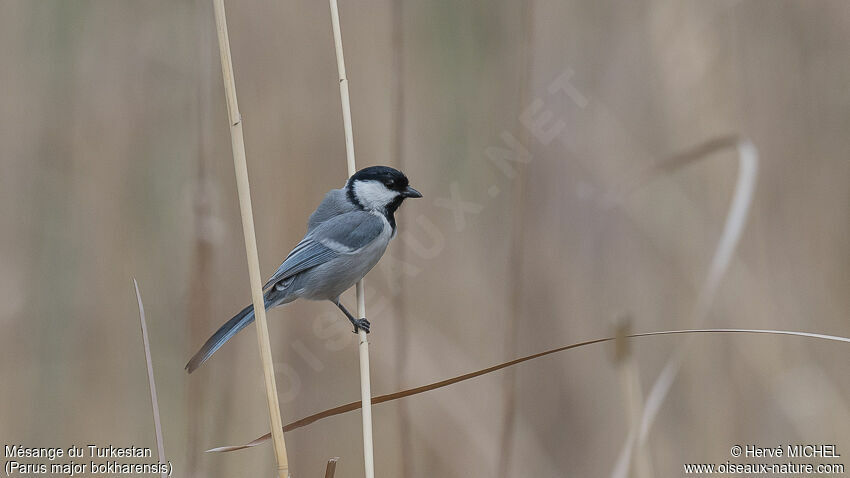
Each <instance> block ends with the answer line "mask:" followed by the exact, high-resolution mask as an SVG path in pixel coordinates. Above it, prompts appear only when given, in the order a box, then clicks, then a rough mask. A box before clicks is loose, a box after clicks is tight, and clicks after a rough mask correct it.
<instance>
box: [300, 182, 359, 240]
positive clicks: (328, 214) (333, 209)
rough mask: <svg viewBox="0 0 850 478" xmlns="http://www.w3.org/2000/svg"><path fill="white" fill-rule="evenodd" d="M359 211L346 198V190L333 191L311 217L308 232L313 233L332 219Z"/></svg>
mask: <svg viewBox="0 0 850 478" xmlns="http://www.w3.org/2000/svg"><path fill="white" fill-rule="evenodd" d="M357 210H358V209H357V206H355V205H354V204H352V203H351V201H349V200H348V198H347V197H346V192H345V189H331V190H330V191H328V193H327V194H325V198H324V199H323V200H322V203H321V204H319V207H317V208H316V210H315V211H314V212H313V214H311V215H310V220H309V221H308V222H307V232H308V233H309V232H311V231H312V230H313V229H315V228H316V227H317V226H318V225H319V224H321V223H323V222H325V221H327V220H328V219H330V218H332V217H336V216H339V215H340V214H345V213H347V212H352V211H357Z"/></svg>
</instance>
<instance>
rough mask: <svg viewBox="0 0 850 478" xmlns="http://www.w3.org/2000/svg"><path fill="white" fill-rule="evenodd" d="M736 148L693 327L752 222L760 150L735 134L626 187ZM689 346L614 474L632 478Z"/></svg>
mask: <svg viewBox="0 0 850 478" xmlns="http://www.w3.org/2000/svg"><path fill="white" fill-rule="evenodd" d="M731 148H734V149H735V151H736V152H737V153H738V179H737V181H736V183H735V190H734V192H733V194H732V203H731V204H730V205H729V211H728V213H727V214H726V221H725V223H724V225H723V232H722V233H721V235H720V240H719V241H718V242H717V247H716V248H715V250H714V255H713V257H712V259H711V265H710V267H709V270H708V274H707V275H706V278H705V281H704V282H703V283H702V286H701V287H700V291H699V295H698V296H697V300H696V304H695V305H694V308H693V311H692V312H691V326H693V327H701V326H702V325H703V323H704V322H705V321H706V320H707V319H708V313H709V311H710V310H711V305H712V303H713V302H714V297H715V295H716V294H717V290H718V288H719V287H720V283H721V282H722V280H723V277H724V276H725V275H726V271H727V269H728V268H729V264H730V262H731V260H732V255H733V254H734V253H735V249H736V248H737V246H738V241H739V240H740V238H741V234H742V233H743V230H744V226H745V225H746V223H747V213H748V212H749V210H750V205H751V204H752V200H753V195H754V192H755V187H756V180H757V179H758V162H759V160H758V151H757V150H756V147H755V145H753V143H752V142H751V141H750V140H748V139H739V138H737V137H734V136H729V137H721V138H716V139H713V140H710V141H707V142H705V143H703V144H701V145H699V146H697V147H695V148H693V149H691V150H688V151H685V152H684V153H681V154H678V155H675V156H673V157H672V158H669V159H668V160H666V161H664V162H662V163H661V164H660V165H659V166H656V167H654V168H652V169H651V170H650V171H648V172H647V173H646V174H644V175H642V176H639V179H638V181H637V182H636V183H635V185H634V187H632V188H629V189H628V190H627V191H628V192H631V191H634V190H635V189H637V187H640V186H642V185H644V184H646V182H647V181H649V180H651V179H653V178H655V177H657V176H659V174H660V173H664V172H670V171H674V170H676V169H678V168H681V167H683V166H686V165H689V164H693V163H695V162H697V161H700V160H702V159H705V158H706V157H709V155H711V154H713V153H717V152H720V151H724V150H726V149H731ZM689 350H690V341H689V340H685V341H682V342H681V343H679V344H678V346H677V347H676V349H675V350H674V351H673V353H672V354H671V356H670V358H669V359H668V360H667V363H666V364H665V365H664V368H663V369H662V370H661V373H660V374H658V378H656V379H655V382H654V383H653V384H652V387H651V388H650V391H649V395H648V396H647V398H646V402H645V404H644V407H643V410H642V413H641V421H640V424H639V429H638V430H631V431H630V433H629V435H628V437H627V438H626V443H625V444H624V445H623V448H622V449H621V451H620V454H619V456H618V458H617V461H616V463H615V465H614V470H613V471H612V473H611V476H612V478H625V477H626V476H627V470H628V469H629V467H630V463H631V457H632V450H633V449H634V447H635V441H637V443H638V445H639V446H642V445H644V444H645V442H646V439H647V437H648V436H649V430H650V428H652V424H653V423H654V422H655V417H656V416H658V412H659V411H660V410H661V405H662V404H663V403H664V400H665V399H666V398H667V394H668V393H669V392H670V389H671V388H672V386H673V382H674V381H675V380H676V376H677V375H678V374H679V370H680V369H681V367H682V363H683V362H684V360H685V357H686V356H687V353H688V351H689Z"/></svg>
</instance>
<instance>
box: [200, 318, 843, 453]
mask: <svg viewBox="0 0 850 478" xmlns="http://www.w3.org/2000/svg"><path fill="white" fill-rule="evenodd" d="M706 334H708V335H718V334H719V335H782V336H791V337H802V338H807V339H815V340H825V341H829V342H840V343H846V344H850V337H841V336H838V335H827V334H818V333H813V332H797V331H792V330H772V329H682V330H661V331H656V332H639V333H633V334H632V333H630V334H627V335H625V336H623V337H622V338H626V339H636V338H645V337H658V336H665V335H685V336H689V335H706ZM616 340H617V337H604V338H600V339H592V340H585V341H583V342H577V343H573V344H570V345H564V346H563V347H557V348H554V349H549V350H546V351H544V352H538V353H536V354H533V355H526V356H525V357H520V358H517V359H514V360H511V361H509V362H503V363H500V364H497V365H493V366H491V367H487V368H485V369H481V370H477V371H475V372H469V373H465V374H463V375H458V376H456V377H452V378H448V379H445V380H441V381H439V382H433V383H429V384H428V385H422V386H421V387H416V388H410V389H407V390H401V391H398V392H394V393H389V394H387V395H379V396H377V397H375V398H374V399H373V400H372V402H373V403H375V404H380V403H385V402H391V401H394V400H399V399H402V398H406V397H410V396H413V395H418V394H420V393H425V392H430V391H431V390H436V389H438V388H443V387H448V386H449V385H454V384H456V383H460V382H465V381H467V380H472V379H473V378H477V377H480V376H482V375H487V374H489V373H493V372H497V371H499V370H502V369H506V368H508V367H513V366H516V365H519V364H521V363H524V362H528V361H530V360H536V359H539V358H542V357H546V356H548V355H552V354H556V353H559V352H564V351H567V350H572V349H577V348H582V347H587V346H590V345H596V344H601V343H605V342H612V341H616ZM358 408H360V402H351V403H347V404H345V405H341V406H339V407H336V408H331V409H328V410H325V411H323V412H319V413H314V414H313V415H310V416H309V417H305V418H302V419H300V420H298V421H295V422H292V423H289V424H287V425H286V426H285V427H284V428H283V430H284V431H287V432H289V431H292V430H296V429H298V428H302V427H306V426H307V425H310V424H312V423H315V422H317V421H319V420H321V419H323V418H328V417H333V416H335V415H341V414H343V413H347V412H351V411H354V410H357V409H358ZM632 432H636V429H633V430H632ZM270 437H271V434H270V433H267V434H265V435H263V436H261V437H259V438H257V439H255V440H252V441H250V442H248V443H246V444H244V445H235V446H222V447H217V448H212V449H209V450H207V453H222V452H230V451H236V450H243V449H245V448H251V447H255V446H258V445H262V444H263V443H265V442H266V441H268V439H269V438H270Z"/></svg>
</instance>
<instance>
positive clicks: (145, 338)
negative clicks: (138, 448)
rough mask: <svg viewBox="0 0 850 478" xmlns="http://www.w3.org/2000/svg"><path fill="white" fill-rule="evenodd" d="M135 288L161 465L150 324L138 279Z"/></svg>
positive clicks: (163, 460)
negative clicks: (146, 316)
mask: <svg viewBox="0 0 850 478" xmlns="http://www.w3.org/2000/svg"><path fill="white" fill-rule="evenodd" d="M133 287H134V288H135V289H136V300H137V301H138V303H139V322H140V323H141V326H142V345H144V348H145V364H146V365H147V370H148V386H149V387H150V391H151V408H153V426H154V430H155V432H156V452H157V454H158V456H157V459H158V460H159V462H160V463H167V462H168V459H167V458H166V457H165V441H164V440H163V438H162V420H161V419H160V417H159V399H158V398H157V396H156V381H155V380H154V378H153V360H152V359H151V343H150V340H148V324H147V321H145V306H144V304H142V294H141V292H139V283H138V282H136V278H135V277H134V278H133ZM167 476H168V473H167V472H165V471H163V472H162V478H166V477H167Z"/></svg>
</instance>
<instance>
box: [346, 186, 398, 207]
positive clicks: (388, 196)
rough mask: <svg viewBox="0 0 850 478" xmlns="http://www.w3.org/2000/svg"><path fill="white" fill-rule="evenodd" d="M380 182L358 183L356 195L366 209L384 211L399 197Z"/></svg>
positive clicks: (355, 190) (355, 187)
mask: <svg viewBox="0 0 850 478" xmlns="http://www.w3.org/2000/svg"><path fill="white" fill-rule="evenodd" d="M398 194H399V193H398V192H396V191H392V190H390V189H387V187H386V186H384V185H383V184H381V183H380V182H378V181H371V180H370V181H356V182H355V183H354V195H355V196H357V200H358V201H360V204H362V205H363V207H365V208H366V209H383V208H385V207H386V206H387V204H389V203H391V202H392V201H393V199H395V198H396V196H398Z"/></svg>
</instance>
